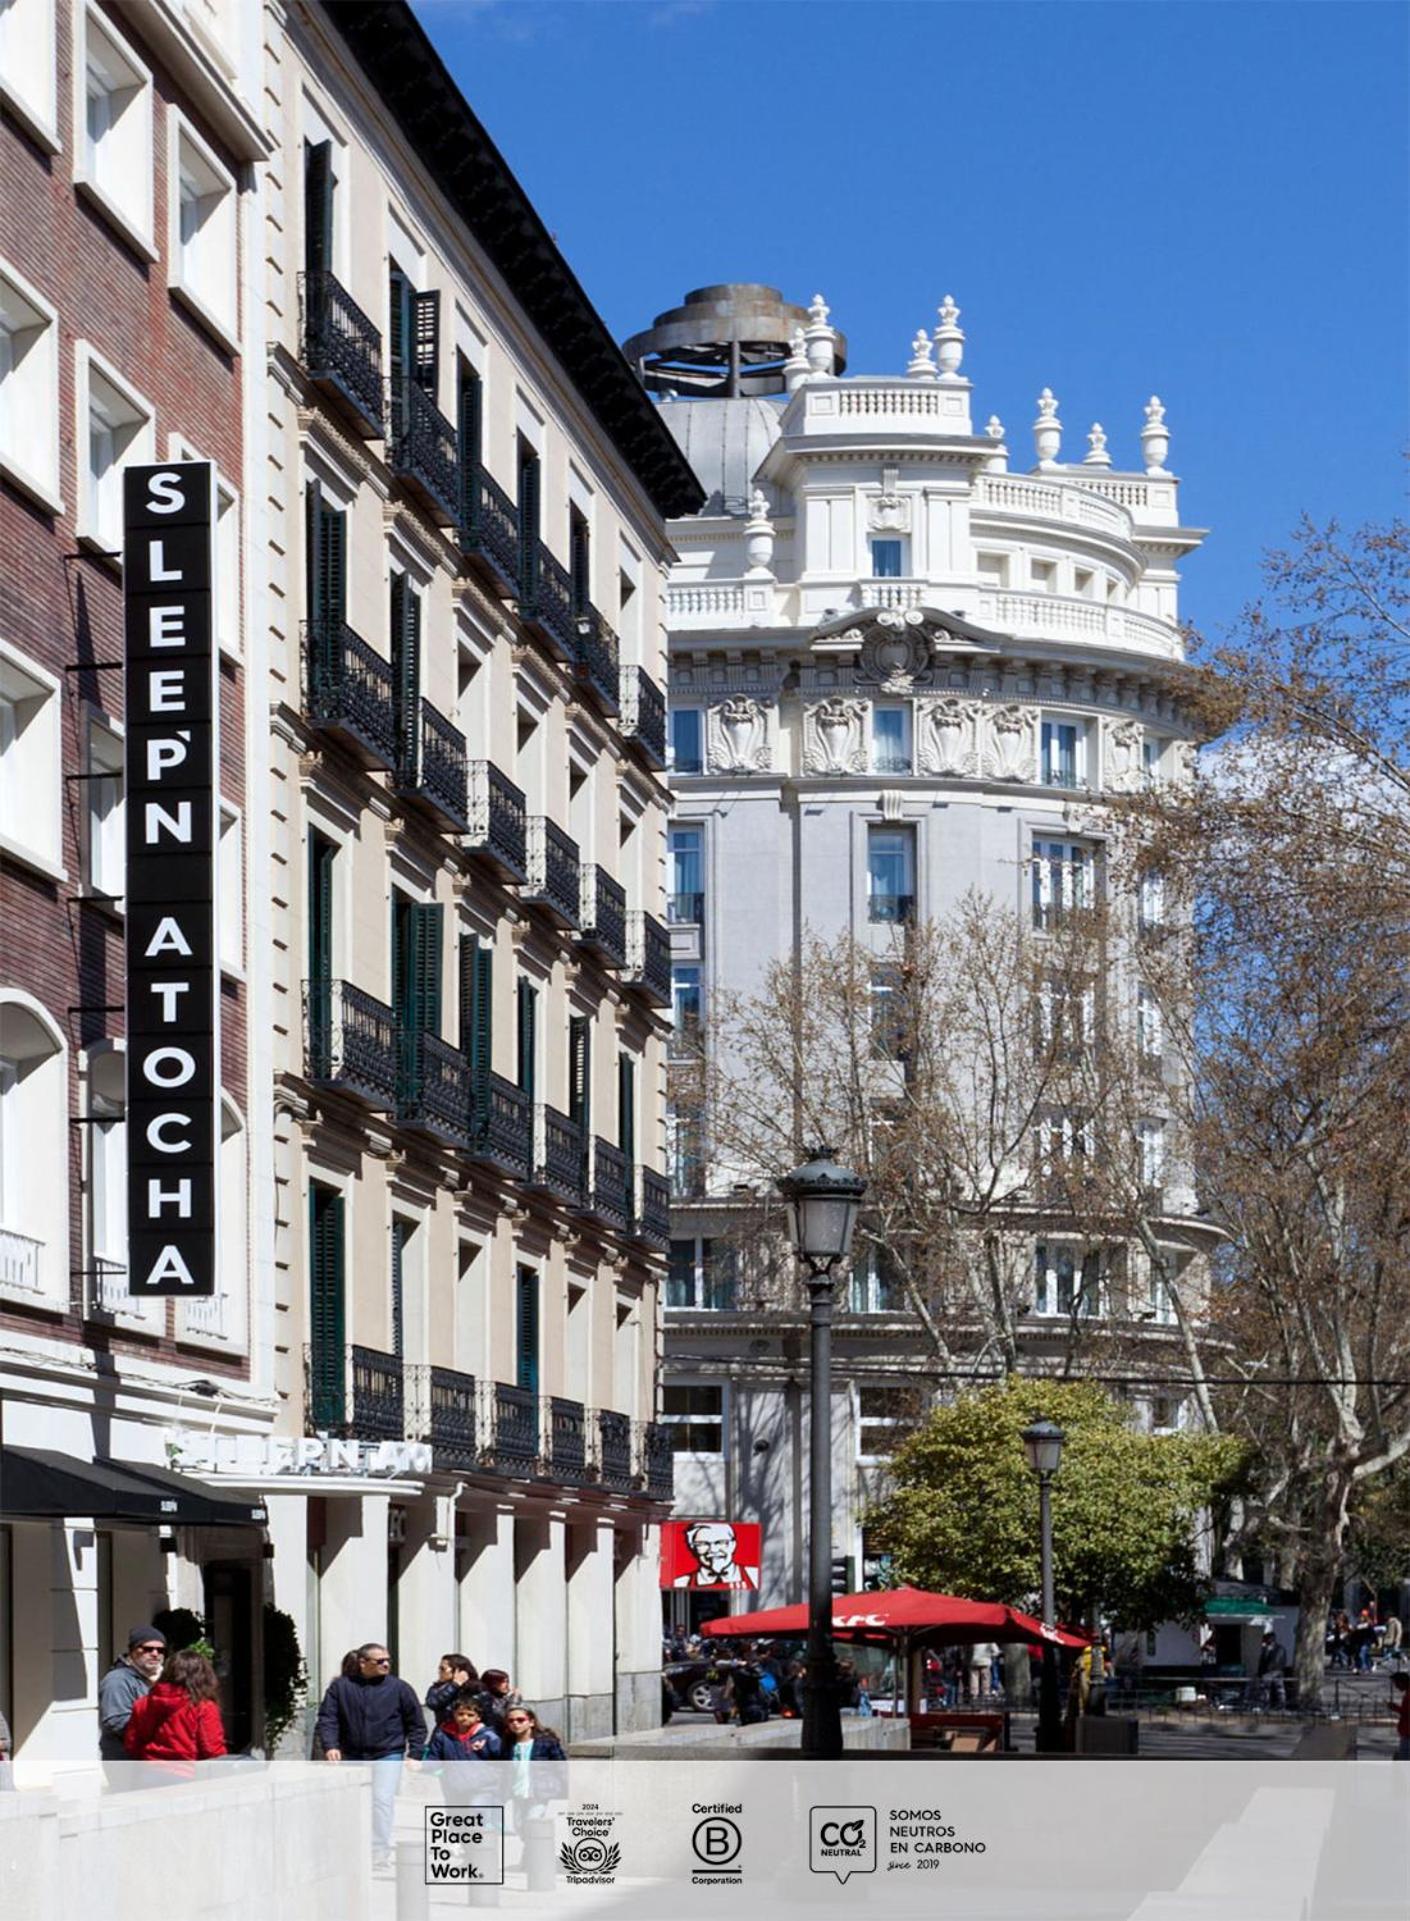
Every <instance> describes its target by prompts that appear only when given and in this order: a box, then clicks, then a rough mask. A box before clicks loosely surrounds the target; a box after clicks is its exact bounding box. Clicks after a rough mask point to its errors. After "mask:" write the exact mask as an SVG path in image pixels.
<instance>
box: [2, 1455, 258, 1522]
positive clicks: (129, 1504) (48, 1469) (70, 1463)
mask: <svg viewBox="0 0 1410 1921" xmlns="http://www.w3.org/2000/svg"><path fill="white" fill-rule="evenodd" d="M69 1515H91V1516H92V1518H93V1519H94V1520H95V1521H125V1522H129V1523H132V1524H134V1525H139V1526H147V1527H160V1526H166V1527H258V1526H260V1525H261V1524H262V1523H263V1521H264V1508H263V1507H262V1506H261V1505H260V1504H259V1503H258V1502H252V1501H249V1500H226V1499H225V1498H224V1497H223V1496H221V1495H218V1494H216V1493H215V1492H213V1490H211V1489H210V1488H207V1487H204V1486H203V1485H202V1484H201V1482H199V1481H193V1480H192V1479H190V1477H189V1476H187V1475H184V1474H172V1473H171V1472H169V1471H168V1470H167V1469H165V1468H157V1467H151V1468H149V1467H145V1466H144V1467H135V1466H132V1465H130V1464H129V1463H127V1462H125V1461H80V1460H76V1459H74V1457H73V1456H72V1455H68V1454H56V1453H55V1452H54V1451H53V1450H52V1449H51V1448H44V1447H0V1516H3V1517H4V1518H6V1519H13V1520H63V1519H65V1518H66V1517H67V1516H69Z"/></svg>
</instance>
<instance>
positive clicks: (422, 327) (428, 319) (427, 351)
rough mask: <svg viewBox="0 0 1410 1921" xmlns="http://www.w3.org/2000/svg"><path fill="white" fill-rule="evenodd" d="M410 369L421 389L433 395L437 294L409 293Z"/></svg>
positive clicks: (437, 354)
mask: <svg viewBox="0 0 1410 1921" xmlns="http://www.w3.org/2000/svg"><path fill="white" fill-rule="evenodd" d="M411 356H412V359H411V373H412V378H413V379H414V380H415V382H416V384H417V386H418V387H420V388H421V390H422V391H423V393H427V394H429V395H430V396H431V399H432V400H434V399H435V398H436V395H437V393H438V392H439V384H438V382H439V376H440V360H441V296H440V295H439V294H438V293H414V294H412V296H411Z"/></svg>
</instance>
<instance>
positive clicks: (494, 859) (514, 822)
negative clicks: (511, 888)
mask: <svg viewBox="0 0 1410 1921" xmlns="http://www.w3.org/2000/svg"><path fill="white" fill-rule="evenodd" d="M469 816H470V819H469V826H468V829H467V832H466V836H465V838H466V841H467V843H468V845H469V848H470V851H471V853H473V854H481V855H483V856H484V858H485V859H486V860H487V861H489V862H490V863H491V865H492V866H493V867H494V869H495V872H496V873H497V874H498V875H499V877H500V879H501V880H509V881H516V882H519V883H521V884H522V882H523V881H524V880H526V879H527V877H528V872H529V855H528V815H527V812H526V809H525V802H524V794H523V789H522V788H519V787H516V786H515V785H514V782H513V781H512V780H510V778H509V776H508V775H507V774H502V773H501V772H500V770H499V769H498V767H496V766H495V764H494V762H493V761H492V760H472V761H471V763H470V779H469Z"/></svg>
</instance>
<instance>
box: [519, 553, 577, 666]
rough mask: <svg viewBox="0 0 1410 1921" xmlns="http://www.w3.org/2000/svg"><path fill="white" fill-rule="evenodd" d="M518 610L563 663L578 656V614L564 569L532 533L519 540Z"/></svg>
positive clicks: (570, 584)
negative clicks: (520, 564) (522, 540)
mask: <svg viewBox="0 0 1410 1921" xmlns="http://www.w3.org/2000/svg"><path fill="white" fill-rule="evenodd" d="M522 548H523V551H522V566H521V571H520V577H519V612H520V614H521V615H522V616H523V618H524V619H525V620H526V621H527V622H528V623H529V625H530V626H531V627H533V628H534V629H535V631H536V632H537V633H538V634H539V635H540V636H541V637H542V638H543V639H544V640H545V641H547V643H548V646H549V651H550V652H551V653H552V654H553V656H554V658H555V659H556V660H559V661H561V662H562V663H563V665H564V666H565V667H568V666H572V665H573V664H574V663H575V662H576V660H577V658H578V617H577V612H576V609H575V608H574V606H573V583H572V581H571V580H570V579H569V576H568V569H567V568H566V567H565V566H564V565H563V563H562V561H561V560H557V559H555V558H554V556H553V555H552V554H551V553H550V552H549V550H548V548H547V547H545V545H544V544H543V542H542V541H541V540H539V539H538V538H537V536H535V535H530V536H529V537H528V539H526V540H525V541H524V542H523V543H522Z"/></svg>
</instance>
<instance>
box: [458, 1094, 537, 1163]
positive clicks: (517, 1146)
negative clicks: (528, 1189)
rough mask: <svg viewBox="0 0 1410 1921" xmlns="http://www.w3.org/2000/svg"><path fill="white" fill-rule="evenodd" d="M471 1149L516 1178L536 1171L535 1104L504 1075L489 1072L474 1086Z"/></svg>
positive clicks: (478, 1156)
mask: <svg viewBox="0 0 1410 1921" xmlns="http://www.w3.org/2000/svg"><path fill="white" fill-rule="evenodd" d="M470 1152H471V1153H472V1154H473V1155H474V1157H475V1159H476V1160H480V1161H485V1162H488V1164H489V1165H490V1166H491V1167H495V1168H497V1169H498V1170H499V1172H500V1173H501V1174H509V1175H512V1176H513V1177H514V1178H515V1179H516V1180H521V1181H526V1180H528V1179H529V1177H530V1175H531V1174H532V1173H533V1167H534V1110H533V1103H532V1101H531V1100H530V1099H529V1097H528V1095H527V1094H526V1093H525V1092H524V1090H523V1088H522V1087H516V1086H515V1085H514V1083H513V1081H507V1080H505V1078H504V1076H503V1075H502V1074H486V1075H484V1076H483V1077H482V1079H481V1080H480V1082H479V1084H478V1085H476V1086H475V1087H474V1088H473V1094H472V1102H471V1132H470Z"/></svg>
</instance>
